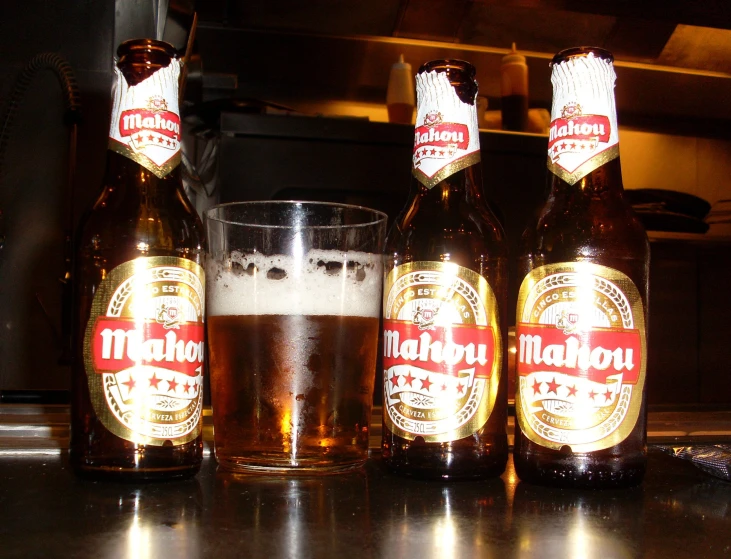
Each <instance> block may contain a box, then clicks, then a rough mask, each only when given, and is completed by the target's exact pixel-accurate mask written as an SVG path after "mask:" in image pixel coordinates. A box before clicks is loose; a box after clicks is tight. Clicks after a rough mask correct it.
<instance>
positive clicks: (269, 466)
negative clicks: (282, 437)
mask: <svg viewBox="0 0 731 559" xmlns="http://www.w3.org/2000/svg"><path fill="white" fill-rule="evenodd" d="M216 461H217V462H218V467H219V469H220V470H224V471H227V472H231V473H239V474H259V475H283V476H292V475H294V476H317V475H330V474H340V473H346V472H352V471H353V470H357V469H360V468H362V467H363V466H364V465H365V462H366V459H365V458H362V459H358V460H353V461H348V462H338V463H332V462H300V463H297V464H291V463H287V462H282V463H272V462H268V463H265V462H262V461H257V460H250V459H248V458H238V459H236V458H218V457H217V458H216Z"/></svg>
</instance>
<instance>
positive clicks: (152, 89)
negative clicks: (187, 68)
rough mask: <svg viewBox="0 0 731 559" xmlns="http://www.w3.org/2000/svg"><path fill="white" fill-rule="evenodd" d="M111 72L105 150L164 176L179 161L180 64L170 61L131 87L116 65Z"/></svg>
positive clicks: (159, 175) (176, 61) (180, 134)
mask: <svg viewBox="0 0 731 559" xmlns="http://www.w3.org/2000/svg"><path fill="white" fill-rule="evenodd" d="M114 74H115V83H114V86H113V88H112V100H113V101H112V102H113V106H112V121H111V125H110V127H109V149H111V150H113V151H116V152H117V153H121V154H122V155H124V156H126V157H129V158H130V159H132V160H133V161H135V162H137V163H139V164H140V165H142V166H143V167H145V168H146V169H148V170H149V171H152V172H153V173H154V174H155V175H157V176H158V177H164V176H165V175H167V174H168V173H169V172H170V171H172V170H173V169H174V168H175V167H177V165H178V164H179V163H180V140H181V136H182V130H181V122H180V111H179V110H178V77H179V75H180V63H179V62H178V60H172V61H171V62H170V64H169V65H168V66H166V67H165V68H161V69H160V70H158V71H157V72H155V73H154V74H153V75H151V76H150V77H149V78H147V79H145V80H144V81H142V82H140V83H138V84H137V85H132V86H131V85H129V84H128V83H127V80H126V79H125V77H124V75H123V74H122V72H121V71H120V69H119V68H117V66H116V64H115V66H114Z"/></svg>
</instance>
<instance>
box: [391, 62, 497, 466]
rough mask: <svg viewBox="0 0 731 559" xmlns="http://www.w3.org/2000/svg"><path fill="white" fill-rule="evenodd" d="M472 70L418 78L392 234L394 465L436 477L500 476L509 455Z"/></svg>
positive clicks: (426, 72)
mask: <svg viewBox="0 0 731 559" xmlns="http://www.w3.org/2000/svg"><path fill="white" fill-rule="evenodd" d="M477 89H478V88H477V82H476V81H475V69H474V67H473V66H472V65H471V64H469V63H467V62H463V61H459V60H436V61H432V62H428V63H426V64H424V65H423V66H422V67H421V68H420V69H419V72H418V74H417V76H416V91H417V121H416V128H415V131H414V155H413V165H412V185H411V192H410V194H409V199H408V201H407V203H406V206H405V208H404V209H403V211H402V212H401V214H400V215H399V216H398V217H397V218H396V220H395V223H394V224H393V226H392V228H391V231H390V233H389V235H388V239H387V241H386V265H385V275H386V280H385V286H384V308H383V320H384V346H383V369H384V375H383V418H384V421H383V439H382V453H383V458H384V461H385V463H386V465H387V466H388V467H389V468H390V469H391V470H392V471H393V472H396V473H399V474H403V475H407V476H413V477H420V478H436V479H470V478H481V477H488V476H497V475H500V474H501V473H502V472H503V471H504V469H505V464H506V461H507V454H508V446H507V437H506V419H507V412H506V408H507V396H506V389H507V385H506V375H505V367H504V365H505V361H504V357H503V351H504V348H505V342H506V332H507V329H506V318H505V316H506V315H505V307H506V297H507V285H506V284H507V244H506V240H505V234H504V232H503V229H502V227H501V225H500V223H499V221H498V220H497V218H496V217H495V215H494V214H493V212H492V211H491V209H490V208H489V206H488V204H487V202H486V201H485V198H484V193H483V190H482V169H481V163H480V138H479V133H478V125H477V111H476V104H475V100H476V96H477Z"/></svg>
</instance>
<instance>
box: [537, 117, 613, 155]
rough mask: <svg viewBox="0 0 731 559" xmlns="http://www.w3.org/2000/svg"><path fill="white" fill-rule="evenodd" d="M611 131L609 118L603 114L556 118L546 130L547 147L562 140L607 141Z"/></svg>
mask: <svg viewBox="0 0 731 559" xmlns="http://www.w3.org/2000/svg"><path fill="white" fill-rule="evenodd" d="M610 132H611V125H610V123H609V118H608V117H607V116H604V115H586V116H578V117H574V118H570V119H566V118H557V119H556V120H554V121H553V122H551V127H550V129H549V131H548V149H549V150H550V149H551V148H552V147H553V145H554V144H555V143H557V142H560V141H562V140H591V139H596V140H598V141H599V142H604V143H606V142H608V141H609V135H610Z"/></svg>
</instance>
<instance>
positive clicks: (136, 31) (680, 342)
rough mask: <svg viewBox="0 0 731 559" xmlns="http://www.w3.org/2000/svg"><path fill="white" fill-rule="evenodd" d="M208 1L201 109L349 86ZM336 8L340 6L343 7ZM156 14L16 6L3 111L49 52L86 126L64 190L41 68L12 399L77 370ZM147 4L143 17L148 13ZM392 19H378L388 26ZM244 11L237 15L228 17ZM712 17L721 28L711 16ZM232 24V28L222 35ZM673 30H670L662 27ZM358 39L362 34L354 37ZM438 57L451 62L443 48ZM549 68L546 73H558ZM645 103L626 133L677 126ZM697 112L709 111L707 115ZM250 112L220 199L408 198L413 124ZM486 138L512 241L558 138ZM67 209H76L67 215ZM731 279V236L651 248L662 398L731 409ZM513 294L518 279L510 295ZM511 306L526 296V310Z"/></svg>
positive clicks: (3, 77) (52, 80) (21, 143)
mask: <svg viewBox="0 0 731 559" xmlns="http://www.w3.org/2000/svg"><path fill="white" fill-rule="evenodd" d="M199 4H201V10H200V11H201V19H202V22H201V24H202V25H201V27H200V29H199V33H198V41H197V43H196V53H198V54H200V59H198V60H197V62H196V63H197V64H198V65H199V66H198V68H199V71H200V69H201V68H203V69H206V68H208V69H209V70H210V71H203V72H202V76H203V77H202V78H201V77H200V76H198V77H195V76H193V77H192V78H191V81H190V83H189V91H188V92H187V97H188V100H189V101H190V102H191V103H193V102H200V101H203V100H204V99H205V100H210V99H214V98H216V97H225V96H231V95H233V94H236V93H238V94H239V96H241V95H243V94H253V93H258V94H261V95H265V93H266V92H267V90H268V88H271V91H273V92H278V93H279V95H280V96H281V95H284V94H283V93H282V92H287V93H288V95H289V96H290V97H291V98H296V97H297V95H298V94H301V95H302V96H310V97H312V98H316V97H318V96H323V95H325V94H327V93H328V91H327V89H328V88H332V87H335V85H333V84H334V83H340V82H338V81H337V79H336V78H337V75H336V74H334V70H333V66H328V64H335V62H338V63H339V64H341V65H342V64H347V61H345V60H343V59H342V56H344V55H343V53H338V52H333V53H332V59H330V60H324V61H323V60H320V59H313V58H311V57H308V56H307V54H308V53H307V52H305V51H304V50H298V48H299V47H301V48H302V49H304V47H303V46H302V45H305V46H307V45H310V46H311V44H312V42H313V41H314V40H313V41H311V42H310V43H307V42H305V43H303V42H302V40H301V38H298V36H292V37H279V38H277V37H275V38H272V37H273V35H271V34H269V33H268V32H262V31H257V32H256V33H247V34H241V35H238V32H237V31H236V29H235V28H236V26H237V25H244V24H245V21H243V20H242V19H241V18H243V17H244V15H245V14H244V15H242V14H241V10H238V11H237V9H235V6H236V5H238V6H241V4H238V3H235V2H233V3H227V2H199ZM285 4H287V3H286V2H285ZM322 4H323V3H322V2H320V5H322ZM402 4H403V3H402ZM485 4H489V3H485ZM671 4H672V3H671ZM333 5H337V6H340V5H339V3H337V2H333ZM460 5H461V3H460ZM673 5H674V4H673ZM232 6H234V7H233V8H232ZM340 7H342V6H340ZM148 8H149V2H147V3H146V2H137V1H133V0H129V1H128V2H124V1H122V0H120V1H118V2H115V1H114V0H68V1H64V2H55V1H51V0H45V1H44V0H28V1H26V2H23V3H16V2H5V3H4V5H3V15H2V17H1V18H0V100H1V101H2V107H3V109H5V106H6V102H7V99H8V96H9V94H10V91H11V90H12V88H13V84H14V82H15V79H16V77H17V76H18V74H19V72H20V71H21V70H22V69H23V68H24V66H25V65H26V63H27V62H28V61H29V60H30V59H31V58H32V57H33V56H34V55H36V54H38V53H42V52H57V53H60V54H61V55H62V56H63V57H64V58H66V59H67V61H68V62H69V63H70V65H71V66H72V68H73V71H74V73H75V76H76V79H77V81H78V86H79V90H80V95H81V102H82V115H83V120H82V122H81V124H80V125H79V128H78V151H77V155H76V158H75V163H76V167H75V170H76V172H75V175H74V177H75V180H74V182H73V196H71V194H70V192H71V190H70V189H69V185H67V181H66V176H67V169H68V160H69V158H68V153H67V151H68V145H69V142H68V127H66V126H65V125H64V104H63V96H62V94H61V88H60V87H59V86H58V80H57V78H56V76H55V75H54V74H53V72H50V71H43V72H40V73H39V74H38V75H37V76H36V77H35V78H34V80H33V83H32V86H31V87H30V88H29V90H28V92H27V94H26V96H25V99H24V102H23V104H22V106H21V107H20V108H19V110H18V112H17V117H16V126H15V127H14V129H13V131H12V135H11V137H10V141H9V143H8V145H7V150H6V158H5V164H4V165H3V168H2V170H1V173H2V174H1V175H0V177H1V178H0V180H1V182H0V211H1V212H2V213H1V214H0V246H2V248H0V367H1V369H0V390H8V389H21V388H22V389H65V388H67V387H68V382H69V371H68V368H67V366H65V365H64V364H62V363H60V362H59V360H60V358H61V355H62V349H63V347H62V345H63V344H62V340H63V324H62V321H61V305H62V296H61V295H62V283H61V281H60V279H61V278H63V276H64V274H65V272H66V267H65V263H64V250H65V246H66V245H65V236H66V234H67V231H68V229H69V226H68V224H69V222H70V221H72V222H76V221H77V220H78V217H79V215H80V214H81V213H82V212H83V211H84V210H85V209H86V208H88V207H89V205H90V204H91V202H92V200H93V198H94V196H95V195H96V193H97V191H98V188H99V184H100V180H101V175H102V171H103V165H104V157H105V152H106V137H107V131H108V125H109V111H110V108H111V107H110V98H109V94H110V87H111V76H112V73H111V68H112V56H113V52H114V49H115V47H116V45H117V44H118V42H119V41H121V40H123V39H126V38H130V37H131V36H136V35H141V34H147V35H148V36H149V35H150V33H152V32H153V31H152V22H153V17H152V14H148V13H147V12H148V11H149V9H148ZM137 9H139V10H141V12H140V13H141V14H142V15H139V14H137V15H136V13H135V10H137ZM145 10H147V11H145ZM143 12H144V13H143ZM283 13H284V12H283ZM411 13H412V15H413V12H411ZM356 15H357V14H354V16H353V17H354V20H356V19H357V18H356V17H355V16H356ZM391 15H393V14H381V16H382V17H383V18H386V16H389V17H390V16H391ZM407 15H408V14H407ZM691 15H692V14H691ZM232 16H236V17H237V18H239V20H237V21H234V22H231V21H230V20H231V17H232ZM292 17H294V16H292ZM647 17H649V15H648V16H647ZM701 17H706V18H708V17H710V16H708V14H706V15H705V16H704V15H703V14H701ZM234 19H235V18H234ZM659 20H660V21H662V18H659ZM409 21H410V20H409ZM407 23H408V21H407ZM700 23H703V24H708V22H707V21H705V20H703V21H701V22H700ZM333 24H334V25H336V24H337V22H334V23H333ZM226 26H228V27H227V29H228V30H227V31H226V32H223V31H221V28H222V27H226ZM661 27H662V25H659V24H658V26H656V28H655V29H656V31H657V30H659V29H660V28H661ZM358 31H359V29H357V28H355V27H354V28H351V29H346V30H344V31H343V32H344V33H345V32H350V33H357V32H358ZM657 32H658V33H659V31H657ZM314 42H316V41H314ZM237 44H238V45H240V48H237ZM257 44H259V45H260V46H261V48H257ZM337 44H340V43H337ZM272 45H285V47H286V45H290V47H288V48H285V47H281V48H279V50H277V51H276V53H274V54H273V55H272V56H274V58H272V59H271V60H269V59H268V58H267V52H268V51H267V50H266V49H267V48H272V49H274V47H272ZM325 48H327V45H326V46H325ZM349 48H350V49H351V50H350V51H348V53H347V54H348V56H351V57H353V56H360V57H363V59H364V60H368V57H369V56H385V55H384V54H383V53H381V52H380V51H378V52H376V53H375V54H374V52H373V46H372V45H370V46H369V45H365V46H363V48H361V49H355V48H354V47H353V46H352V45H351V46H350V47H349ZM384 48H385V47H384ZM288 49H289V50H288ZM432 50H433V51H434V52H435V53H437V54H439V53H440V52H441V51H440V50H439V49H438V48H437V47H434V48H433V49H432ZM356 51H357V52H356ZM272 52H273V51H272ZM317 52H320V51H317ZM430 52H431V51H430ZM275 55H276V56H275ZM285 56H289V57H290V58H291V59H292V60H293V61H296V63H295V62H293V64H292V67H291V68H283V67H282V61H283V59H284V57H285ZM388 56H391V53H388ZM476 56H477V55H476ZM480 56H482V55H480ZM389 59H390V58H389ZM486 64H487V63H486ZM539 66H540V65H539ZM539 66H537V69H536V73H540V72H541V71H543V72H545V70H541V69H540V68H542V66H540V67H539ZM292 68H294V69H295V70H296V71H293V70H292ZM351 70H352V71H351V72H350V74H349V75H348V79H350V80H356V81H357V80H358V79H361V81H365V82H368V78H367V77H363V76H364V75H365V74H363V75H362V76H360V78H359V76H358V75H356V74H358V72H356V71H355V68H351ZM627 72H630V70H627ZM628 75H629V76H630V78H631V75H630V74H628ZM334 76H335V77H334ZM632 79H637V80H640V79H641V78H640V77H637V78H632ZM673 79H680V78H673ZM683 79H685V78H683ZM237 81H238V84H237ZM304 82H307V83H304ZM318 83H319V84H320V85H319V87H318V86H317V84H318ZM343 83H346V82H343ZM709 83H710V82H709ZM232 84H233V85H232ZM237 85H238V88H237ZM346 85H347V83H346ZM300 86H302V91H301V92H300V90H299V88H300ZM699 87H700V89H703V88H705V89H708V90H709V92H708V93H707V95H708V96H709V99H715V97H714V95H716V96H718V95H721V94H722V93H723V91H720V93H719V91H718V90H717V89H712V88H709V87H708V83H707V82H706V81H701V82H700V86H699ZM342 88H343V89H342V90H341V91H339V92H338V93H339V94H340V97H343V98H348V97H350V98H359V97H360V98H362V99H365V100H371V101H372V100H373V99H375V98H378V96H379V95H380V96H381V98H382V97H383V93H384V92H383V89H384V88H385V82H384V83H383V84H382V87H381V89H379V88H378V87H376V86H373V85H366V86H362V87H360V88H359V89H354V88H350V89H349V88H348V87H346V86H342ZM544 89H545V88H544ZM541 91H542V90H540V89H539V90H538V92H537V95H539V97H540V96H541V95H543V96H544V93H541ZM693 95H695V93H694V94H693ZM697 95H701V94H700V93H698V94H697ZM721 96H722V95H721ZM544 97H545V96H544ZM670 97H673V100H672V101H671V100H669V101H668V106H670V107H672V108H673V110H677V111H679V112H680V113H682V112H684V111H686V108H687V111H689V112H693V111H695V112H696V113H698V114H696V115H695V117H694V116H693V115H690V117H689V116H688V115H687V114H686V115H681V116H682V118H681V117H679V118H678V119H676V123H675V125H676V131H677V132H683V133H687V132H688V130H695V131H697V133H699V134H703V135H706V136H708V137H724V134H726V136H725V137H729V134H728V132H727V130H728V128H726V124H727V122H728V120H727V116H728V115H727V109H728V107H727V106H726V107H725V108H723V110H724V111H726V112H725V113H722V116H721V117H720V118H718V119H714V118H712V117H709V116H708V114H710V113H713V106H710V107H709V106H704V100H703V99H700V100H698V101H694V98H693V97H692V95H691V98H690V99H686V98H682V96H679V97H680V101H679V100H677V99H675V97H678V96H677V95H676V96H671V95H668V99H670ZM641 101H642V100H640V101H638V102H641ZM644 102H645V105H644V106H643V105H641V104H640V105H639V106H640V109H639V110H636V111H633V110H631V109H632V107H633V105H632V103H631V102H630V101H629V100H628V101H627V105H626V106H627V107H628V108H627V109H625V108H624V107H625V105H622V106H620V123H622V122H631V123H633V124H634V125H635V126H640V125H643V126H647V127H648V129H651V130H653V129H662V130H666V129H667V126H668V125H667V122H666V121H667V119H664V118H662V115H660V116H656V117H654V118H649V117H648V116H647V114H648V112H649V111H650V109H649V108H647V107H648V106H649V105H652V102H651V100H650V101H647V100H645V101H644ZM714 102H715V101H714ZM535 104H536V105H537V106H545V105H546V100H545V98H538V99H536V102H535ZM655 104H657V103H655ZM706 105H708V103H706ZM694 106H698V107H700V108H698V109H697V110H696V109H695V108H694ZM643 107H644V108H643ZM721 108H722V107H721V105H720V104H719V110H721ZM247 110H248V109H247ZM643 111H644V112H643ZM240 112H241V111H238V112H237V115H238V116H235V117H233V118H234V120H235V119H236V118H241V119H243V120H241V121H240V122H233V121H232V122H229V123H228V124H227V125H226V126H228V128H226V133H225V135H224V136H223V138H222V139H221V145H220V152H219V153H220V166H219V169H220V171H219V179H220V191H219V197H220V199H222V200H225V199H229V200H231V199H246V198H249V199H252V198H261V197H267V196H269V197H289V196H290V195H291V196H292V197H294V196H295V194H297V193H299V194H301V195H302V197H308V198H322V197H330V198H331V199H340V200H344V201H350V202H358V203H368V204H369V205H373V206H376V207H381V208H382V209H384V210H386V211H388V212H389V213H390V214H393V213H395V211H397V209H398V208H400V207H401V205H402V203H403V201H404V200H405V197H406V192H407V189H408V180H409V178H408V174H409V164H410V163H409V162H410V159H409V154H410V150H411V145H410V142H411V131H410V130H409V127H407V126H404V127H402V126H399V125H388V124H384V123H368V122H366V121H362V120H353V121H352V122H342V121H331V120H329V119H319V120H317V121H316V122H301V121H299V120H297V119H290V120H289V121H282V120H281V119H282V118H284V117H276V116H262V115H256V114H255V115H250V114H248V115H244V116H243V117H241V115H240ZM245 112H246V111H245ZM701 113H702V114H701ZM691 117H692V118H691ZM274 119H279V120H274ZM283 122H284V124H282V123H283ZM724 130H725V131H726V132H724ZM481 142H482V149H483V162H484V167H485V185H486V190H487V192H488V196H489V197H491V198H492V199H494V200H496V201H497V203H498V204H499V207H500V209H501V211H502V212H503V215H504V216H505V219H506V224H507V227H506V228H507V230H508V233H509V237H510V241H511V244H512V245H513V246H515V245H516V243H517V239H518V236H519V232H520V231H521V230H522V227H523V225H524V224H525V222H526V220H527V219H528V217H529V216H530V214H531V213H532V212H533V211H534V210H535V207H536V205H537V203H538V200H539V199H540V197H541V195H542V193H543V188H544V183H545V151H544V150H543V144H544V143H545V138H541V137H534V136H512V135H503V134H500V133H485V134H483V135H482V137H481ZM285 195H286V196H285ZM70 199H71V201H72V202H71V207H72V214H71V215H69V211H68V209H67V206H68V202H69V200H70ZM730 274H731V255H730V249H729V244H728V243H727V242H725V241H718V240H717V241H686V240H672V239H670V240H658V241H654V242H653V264H652V272H651V298H650V309H651V311H650V359H649V369H648V370H649V385H650V391H649V394H650V402H652V403H654V404H662V405H672V406H674V407H678V406H679V405H681V404H682V405H692V406H698V405H705V406H714V405H721V406H727V405H731V375H729V374H728V373H729V371H728V362H729V360H730V359H731V344H729V343H728V340H729V338H730V337H731V327H730V326H729V320H728V318H727V316H728V314H729V311H731V295H730V294H729V292H728V289H727V284H728V277H729V275H730ZM516 290H517V287H516V286H515V285H514V282H513V285H512V287H511V293H512V295H513V297H514V294H515V291H516ZM512 301H514V298H513V299H512V300H511V308H514V305H513V303H512Z"/></svg>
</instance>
